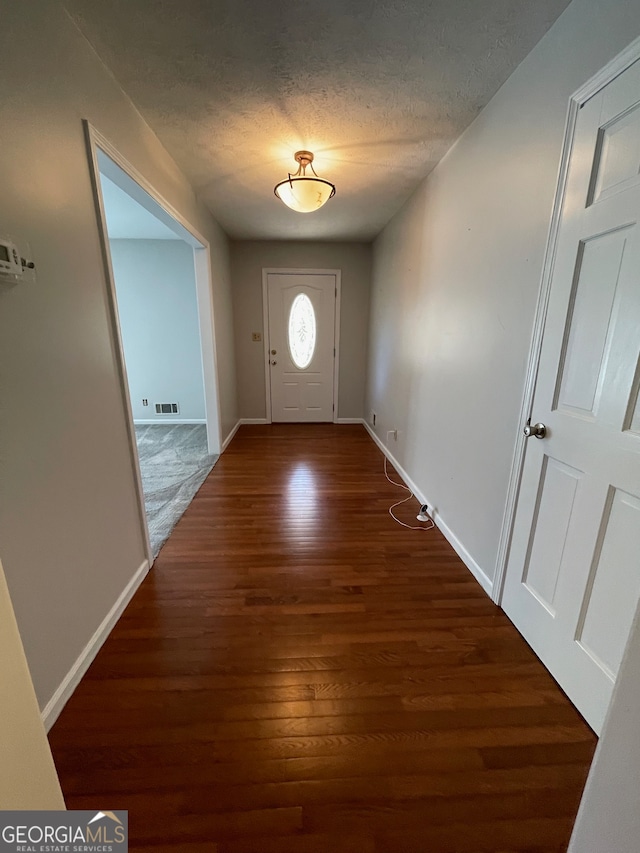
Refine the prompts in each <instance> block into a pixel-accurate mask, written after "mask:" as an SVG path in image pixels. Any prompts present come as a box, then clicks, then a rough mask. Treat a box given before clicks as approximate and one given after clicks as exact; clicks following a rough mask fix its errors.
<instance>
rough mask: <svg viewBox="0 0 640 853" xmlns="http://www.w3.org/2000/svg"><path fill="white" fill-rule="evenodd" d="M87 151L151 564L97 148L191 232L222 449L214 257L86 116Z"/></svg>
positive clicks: (216, 438) (211, 411)
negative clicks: (216, 342)
mask: <svg viewBox="0 0 640 853" xmlns="http://www.w3.org/2000/svg"><path fill="white" fill-rule="evenodd" d="M83 126H84V131H85V140H86V144H87V153H88V158H89V171H90V174H91V185H92V190H93V196H94V202H95V206H96V214H97V219H98V231H99V237H100V249H101V253H102V260H103V264H104V271H105V278H106V282H107V296H108V302H109V313H110V318H111V329H112V334H113V342H114V349H115V357H116V362H117V366H118V378H119V384H120V391H121V394H122V399H123V403H124V408H125V415H126V422H127V436H128V439H129V449H130V452H131V462H132V466H133V472H134V482H135V489H136V496H137V499H138V511H139V516H140V525H141V528H142V536H143V542H144V544H145V551H146V555H147V560H148V563H149V566H152V565H153V562H154V560H153V552H152V550H151V542H150V539H149V528H148V525H147V515H146V510H145V504H144V491H143V488H142V478H141V476H140V460H139V458H138V445H137V443H136V434H135V426H134V422H133V411H132V408H131V400H130V397H129V383H128V381H127V367H126V362H125V356H124V347H123V344H122V334H121V331H120V318H119V316H118V301H117V296H116V287H115V278H114V274H113V267H112V264H111V252H110V250H109V237H108V233H107V222H106V217H105V210H104V200H103V198H102V189H101V186H100V166H99V163H98V150H101V151H103V152H104V153H105V154H106V155H107V156H108V157H109V158H110V159H111V160H113V161H114V163H116V164H117V165H118V166H119V167H120V168H121V169H122V171H123V172H125V173H126V174H127V175H128V176H129V177H130V178H131V179H132V180H133V181H135V183H136V184H138V186H139V187H140V188H141V189H143V190H144V191H145V192H146V193H147V194H148V195H150V196H151V198H152V199H153V200H154V201H155V202H157V204H158V205H159V206H160V207H161V208H162V209H163V210H164V211H165V212H166V213H167V214H168V216H169V217H170V218H171V219H173V220H175V222H177V223H178V225H179V226H181V227H182V228H183V229H184V230H185V232H188V234H185V235H184V239H185V241H186V242H188V243H189V244H190V245H191V246H192V247H193V248H194V267H195V275H196V295H197V302H198V317H199V326H200V343H201V349H202V362H203V381H204V394H205V411H206V416H207V440H208V444H209V452H210V453H214V454H217V453H220V452H221V425H220V406H219V400H220V397H219V392H218V368H217V362H216V348H215V326H214V317H213V300H212V297H211V258H210V247H209V242H208V240H206V239H205V238H204V237H203V236H202V235H201V234H200V233H199V232H198V231H197V230H196V229H195V228H194V227H193V226H192V225H191V224H190V223H189V222H187V220H186V219H185V218H184V217H183V216H182V215H181V214H180V213H178V211H177V210H175V208H173V207H172V206H171V205H170V204H169V202H167V201H166V200H165V199H164V198H163V197H162V196H161V195H160V193H158V192H157V191H156V190H155V189H154V188H153V186H152V185H151V184H150V183H149V182H148V181H147V180H146V178H145V177H144V176H143V175H141V174H140V172H138V170H137V169H136V168H135V166H133V165H132V164H131V163H129V161H128V160H126V159H125V158H124V157H123V156H122V155H121V154H120V152H119V151H118V149H117V148H115V147H114V145H112V144H111V142H109V140H108V139H107V138H106V137H104V136H103V135H102V134H101V133H100V132H99V131H98V130H96V128H94V127H93V126H92V125H91V124H90V123H89V122H88V121H87V120H86V119H85V120H83Z"/></svg>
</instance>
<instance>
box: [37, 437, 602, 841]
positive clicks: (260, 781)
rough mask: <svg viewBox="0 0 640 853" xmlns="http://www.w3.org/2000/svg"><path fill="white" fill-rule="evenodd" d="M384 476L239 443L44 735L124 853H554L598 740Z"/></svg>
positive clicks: (340, 449)
mask: <svg viewBox="0 0 640 853" xmlns="http://www.w3.org/2000/svg"><path fill="white" fill-rule="evenodd" d="M382 462H383V458H382V455H381V454H380V452H379V450H378V449H377V448H376V446H375V445H374V444H373V442H372V441H371V439H370V438H369V436H368V435H367V433H366V432H365V430H364V429H363V427H361V426H357V425H354V426H334V425H308V426H297V425H276V426H244V427H242V428H241V429H240V430H239V432H238V433H237V435H236V437H235V438H234V440H233V441H232V443H231V445H230V447H229V449H228V450H227V452H226V453H225V454H224V455H223V456H222V458H221V459H220V460H219V462H218V463H217V465H216V467H215V468H214V469H213V471H212V473H211V474H210V475H209V477H208V479H207V480H206V482H205V484H204V485H203V487H202V489H201V490H200V492H199V493H198V495H197V496H196V498H195V500H194V502H193V503H192V504H191V506H190V508H189V509H188V510H187V512H186V514H185V516H184V517H183V519H182V520H181V521H180V523H179V524H178V526H177V528H176V529H175V531H174V533H173V534H172V536H171V538H170V539H169V541H168V543H167V544H166V545H165V547H164V548H163V549H162V551H161V553H160V556H159V558H158V560H157V562H156V564H155V568H154V569H153V571H152V572H151V573H150V575H149V576H148V578H147V579H146V580H145V582H144V583H143V584H142V586H141V588H140V590H139V591H138V592H137V594H136V596H135V598H134V599H133V601H132V602H131V604H130V605H129V607H128V608H127V610H126V612H125V613H124V615H123V616H122V618H121V619H120V621H119V623H118V625H117V626H116V628H115V630H114V631H113V633H112V635H111V636H110V638H109V639H108V641H107V642H106V644H105V645H104V647H103V648H102V650H101V651H100V653H99V655H98V657H97V658H96V660H95V662H94V664H93V665H92V666H91V668H90V670H89V672H88V673H87V675H86V676H85V678H84V679H83V681H82V683H81V685H80V686H79V687H78V689H77V691H76V692H75V694H74V696H73V697H72V698H71V700H70V701H69V703H68V705H67V707H66V708H65V710H64V711H63V713H62V715H61V716H60V719H59V720H58V722H57V723H56V725H55V727H54V728H53V730H52V732H51V733H50V740H51V746H52V748H53V753H54V758H55V761H56V764H57V767H58V771H59V773H60V778H61V782H62V787H63V791H64V793H65V797H66V801H67V806H68V807H69V808H73V809H98V808H99V809H128V810H129V826H130V835H131V845H130V849H131V850H134V851H144V850H149V849H154V850H156V851H165V853H169V851H174V853H178V851H179V853H214V851H215V853H481V852H482V853H487V851H491V853H515V852H516V851H518V853H525V851H526V853H543V851H544V853H559V851H564V850H566V845H567V842H568V839H569V835H570V832H571V827H572V824H573V821H574V818H575V814H576V810H577V807H578V802H579V799H580V794H581V791H582V787H583V785H584V781H585V778H586V774H587V770H588V767H589V763H590V761H591V757H592V753H593V750H594V747H595V743H596V739H595V736H594V735H593V733H592V732H591V730H590V729H589V728H588V727H587V726H586V724H585V723H584V722H583V721H582V719H581V717H580V716H579V714H578V713H577V712H576V711H575V709H574V708H573V707H572V705H571V704H570V703H569V702H568V700H567V699H566V698H565V696H564V695H563V693H562V692H561V691H560V690H559V689H558V687H557V686H556V684H555V682H554V681H553V679H552V678H551V677H550V676H549V675H548V674H547V672H546V670H545V669H544V668H543V666H542V665H541V664H540V663H539V662H538V660H537V658H536V657H535V656H534V654H533V653H532V652H531V650H530V649H529V647H528V646H527V644H526V643H525V642H524V640H523V639H522V638H521V637H520V635H519V634H518V633H517V631H516V630H515V628H514V627H513V626H512V625H511V623H510V622H509V620H508V619H507V617H506V616H505V615H504V613H503V612H502V611H501V610H500V609H499V608H497V607H496V606H495V605H494V604H493V603H492V602H491V601H490V599H489V598H488V597H487V596H486V595H485V593H484V592H483V590H482V589H481V588H480V586H479V585H478V584H477V583H476V581H475V580H474V578H473V577H472V576H471V575H470V574H469V572H468V570H467V569H466V568H465V567H464V566H463V565H462V563H461V562H460V560H459V559H458V557H457V556H456V555H455V553H454V551H453V550H452V548H451V547H450V545H449V544H448V543H447V542H446V540H445V539H444V538H443V536H442V535H441V534H440V532H439V531H438V530H432V531H430V532H427V533H425V532H417V531H412V530H406V529H404V528H402V527H400V526H399V525H397V524H396V523H395V522H394V521H393V520H392V519H391V518H390V517H389V515H388V513H387V509H388V507H389V505H390V504H391V503H392V502H393V501H394V500H398V499H399V498H400V497H402V494H401V493H400V490H399V489H397V488H394V487H393V486H391V485H390V484H389V483H387V481H386V480H385V479H384V475H383V472H382ZM416 508H417V505H416V503H412V504H411V505H408V504H407V505H405V507H404V508H401V509H404V514H403V516H402V517H404V518H405V519H406V520H407V521H410V522H413V523H417V522H415V521H414V519H415V511H416ZM480 511H481V509H479V512H480Z"/></svg>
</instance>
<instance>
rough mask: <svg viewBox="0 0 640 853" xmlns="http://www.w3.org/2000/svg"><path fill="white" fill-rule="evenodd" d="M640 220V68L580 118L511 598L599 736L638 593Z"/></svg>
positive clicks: (509, 580) (509, 608)
mask: <svg viewBox="0 0 640 853" xmlns="http://www.w3.org/2000/svg"><path fill="white" fill-rule="evenodd" d="M639 219H640V62H636V63H635V64H634V65H632V66H631V67H630V68H629V69H628V70H627V71H626V72H624V73H623V74H621V75H620V76H619V77H617V78H616V79H615V80H613V81H612V82H611V83H609V84H608V85H607V86H606V87H605V88H604V89H602V90H601V91H600V92H599V93H598V94H597V95H596V96H594V97H593V98H591V99H590V100H589V101H587V102H586V103H585V104H584V106H583V107H582V108H581V109H580V111H579V113H578V118H577V124H576V133H575V137H574V143H573V148H572V153H571V156H570V160H569V170H568V176H567V186H566V194H565V196H564V206H563V209H562V215H561V219H560V227H559V232H558V242H557V247H556V255H555V261H554V266H553V271H552V278H551V290H550V297H549V307H548V313H547V319H546V323H545V330H544V336H543V343H542V350H541V356H540V363H539V371H538V378H537V383H536V390H535V396H534V402H533V408H532V419H531V422H532V424H534V425H535V423H536V422H539V423H542V424H544V426H545V427H546V434H545V435H544V437H542V438H541V440H538V439H537V437H536V436H535V430H534V431H533V433H534V434H532V435H531V436H530V437H529V438H528V439H527V445H526V457H525V464H524V471H523V478H522V483H521V488H520V495H519V499H518V508H517V511H516V518H515V525H514V532H513V538H512V546H511V552H510V557H509V564H508V568H507V576H506V584H505V592H504V598H503V602H502V604H503V607H504V609H505V610H506V612H507V614H508V615H509V617H510V618H511V619H512V620H513V622H514V623H515V625H516V626H517V628H518V629H519V630H520V631H521V633H522V634H523V635H524V637H525V638H526V639H527V641H528V642H529V643H530V644H531V646H532V647H533V649H534V651H535V652H536V653H537V654H538V656H539V657H540V658H541V659H542V661H543V662H544V663H545V665H546V666H547V667H548V668H549V670H550V671H551V673H552V674H553V676H554V677H555V678H556V680H557V681H558V682H559V684H560V686H561V687H562V688H563V689H564V690H565V692H566V693H567V694H568V696H569V697H570V698H571V700H572V701H573V702H574V704H575V705H576V707H577V708H578V709H579V710H580V711H581V712H582V714H583V715H584V717H585V718H586V720H587V721H588V722H589V724H590V725H591V726H592V727H593V728H594V729H595V730H596V732H599V731H600V729H601V726H602V723H603V720H604V716H605V713H606V710H607V707H608V704H609V700H610V697H611V692H612V689H613V685H614V683H615V679H616V676H617V673H618V668H619V666H620V660H621V657H622V653H623V650H624V647H625V643H626V640H627V637H628V634H629V629H630V626H631V622H632V618H633V614H634V611H635V608H636V604H637V602H638V598H639V596H640V404H639V402H638V389H639V386H640V368H639V360H638V356H639V352H640V228H639V224H638V220H639ZM538 431H539V432H542V431H543V430H538Z"/></svg>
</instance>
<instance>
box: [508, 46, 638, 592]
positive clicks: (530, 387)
mask: <svg viewBox="0 0 640 853" xmlns="http://www.w3.org/2000/svg"><path fill="white" fill-rule="evenodd" d="M639 59H640V38H637V39H635V40H634V41H633V42H631V44H630V45H629V46H628V47H626V48H625V49H624V50H623V51H622V53H620V54H618V56H616V57H615V58H614V59H612V60H611V62H609V63H607V65H605V66H604V68H602V69H601V70H600V71H599V72H598V73H597V74H595V75H594V76H593V77H592V78H591V79H590V80H588V81H587V82H586V83H585V84H584V86H581V87H580V88H579V89H578V90H577V91H576V92H574V93H573V95H572V96H571V98H570V99H569V107H568V110H567V120H566V125H565V133H564V141H563V144H562V156H561V158H560V167H559V171H558V181H557V185H556V194H555V198H554V202H553V211H552V215H551V223H550V226H549V234H548V236H547V245H546V248H545V255H544V262H543V267H542V279H541V284H540V291H539V294H538V301H537V305H536V312H535V320H534V325H533V334H532V338H531V347H530V350H529V358H528V361H527V371H526V376H525V384H524V392H523V396H522V405H521V407H520V420H519V423H518V432H517V436H516V444H515V448H514V453H513V459H512V462H511V471H510V475H509V485H508V488H507V500H506V505H505V511H504V516H503V520H502V528H501V531H500V540H499V543H498V554H497V558H496V570H495V575H494V583H493V593H492V598H493V600H494V601H495V602H496V604H500V603H501V601H502V595H503V591H504V584H505V579H506V572H507V563H508V560H509V551H510V548H511V538H512V535H513V527H514V523H515V516H516V509H517V503H518V494H519V491H520V484H521V481H522V472H523V468H524V455H525V441H526V439H525V437H524V435H523V433H522V427H523V425H524V424H525V423H526V421H527V418H529V417H530V416H531V413H532V412H531V410H532V407H533V397H534V393H535V388H536V381H537V377H538V365H539V362H540V353H541V350H542V338H543V334H544V327H545V323H546V319H547V310H548V305H549V293H550V290H551V275H552V271H553V266H554V261H555V254H556V247H557V242H558V231H559V227H560V217H561V214H562V208H563V206H564V199H565V194H566V188H567V173H568V168H569V158H570V156H571V151H572V149H573V142H574V136H575V129H576V121H577V118H578V112H579V110H580V108H581V107H582V106H583V105H584V104H585V103H586V102H587V101H588V100H589V99H590V98H592V97H593V96H594V95H597V93H598V92H599V91H600V90H601V89H604V87H605V86H607V85H608V84H609V83H610V82H611V81H612V80H614V79H615V78H616V77H619V76H620V74H622V73H623V72H624V71H626V70H627V68H629V67H630V66H631V65H633V63H634V62H637V61H638V60H639Z"/></svg>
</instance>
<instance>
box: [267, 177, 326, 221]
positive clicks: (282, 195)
mask: <svg viewBox="0 0 640 853" xmlns="http://www.w3.org/2000/svg"><path fill="white" fill-rule="evenodd" d="M274 192H275V194H276V195H277V196H278V198H279V199H280V201H283V202H284V203H285V204H286V205H287V207H290V208H291V210H295V211H297V212H298V213H312V212H313V211H314V210H318V208H320V207H322V205H323V204H325V203H326V202H327V201H329V199H330V198H331V196H332V195H335V192H336V188H335V187H334V186H333V184H330V183H329V181H323V180H322V178H315V177H313V178H312V177H306V176H305V177H299V178H296V177H293V176H290V177H289V178H287V180H286V181H281V182H280V183H279V184H276V187H275V189H274Z"/></svg>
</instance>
